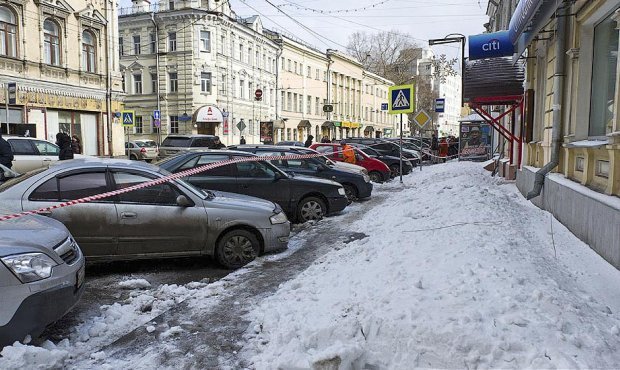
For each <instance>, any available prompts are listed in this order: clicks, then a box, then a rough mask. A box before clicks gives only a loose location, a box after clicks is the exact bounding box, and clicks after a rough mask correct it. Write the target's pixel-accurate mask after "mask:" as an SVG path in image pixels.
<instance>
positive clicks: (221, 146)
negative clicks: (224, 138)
mask: <svg viewBox="0 0 620 370" xmlns="http://www.w3.org/2000/svg"><path fill="white" fill-rule="evenodd" d="M224 148H226V145H224V144H223V143H222V142H221V141H220V137H219V136H216V137H214V138H213V144H212V145H211V147H210V148H209V149H224Z"/></svg>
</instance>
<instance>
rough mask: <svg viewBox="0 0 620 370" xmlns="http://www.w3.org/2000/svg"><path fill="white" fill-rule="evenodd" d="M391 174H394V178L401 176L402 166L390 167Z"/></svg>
mask: <svg viewBox="0 0 620 370" xmlns="http://www.w3.org/2000/svg"><path fill="white" fill-rule="evenodd" d="M390 173H391V174H392V177H396V176H398V175H400V165H398V164H393V165H391V166H390Z"/></svg>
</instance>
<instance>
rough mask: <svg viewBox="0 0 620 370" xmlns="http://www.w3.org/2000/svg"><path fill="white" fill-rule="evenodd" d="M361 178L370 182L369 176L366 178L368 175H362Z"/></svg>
mask: <svg viewBox="0 0 620 370" xmlns="http://www.w3.org/2000/svg"><path fill="white" fill-rule="evenodd" d="M362 176H363V177H364V181H366V182H370V176H368V174H366V173H364V174H362Z"/></svg>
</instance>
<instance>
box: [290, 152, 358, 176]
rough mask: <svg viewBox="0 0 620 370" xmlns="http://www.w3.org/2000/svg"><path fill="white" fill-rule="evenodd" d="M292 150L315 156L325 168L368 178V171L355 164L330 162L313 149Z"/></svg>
mask: <svg viewBox="0 0 620 370" xmlns="http://www.w3.org/2000/svg"><path fill="white" fill-rule="evenodd" d="M292 148H294V149H295V150H296V151H297V152H299V153H300V154H316V155H317V157H315V158H316V159H318V160H319V161H321V163H323V164H324V165H327V166H331V167H334V168H335V169H337V170H344V171H353V172H356V173H359V174H360V175H362V176H368V170H367V169H365V168H364V167H362V166H359V165H357V164H353V163H347V162H338V161H332V160H331V159H329V158H327V157H326V156H325V155H320V156H319V154H321V153H319V152H317V151H316V150H314V149H310V148H306V147H303V148H302V147H298V146H296V147H292Z"/></svg>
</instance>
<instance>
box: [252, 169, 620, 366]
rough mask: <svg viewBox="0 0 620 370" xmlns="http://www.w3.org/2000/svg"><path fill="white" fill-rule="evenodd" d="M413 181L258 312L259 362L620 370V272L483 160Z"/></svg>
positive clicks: (255, 352) (255, 340) (255, 362)
mask: <svg viewBox="0 0 620 370" xmlns="http://www.w3.org/2000/svg"><path fill="white" fill-rule="evenodd" d="M405 179H406V180H405V189H403V190H399V189H398V188H399V187H400V186H401V185H400V184H398V183H394V182H393V183H391V184H388V185H385V186H384V187H382V188H381V190H380V191H383V190H389V189H393V191H394V193H393V195H392V196H391V197H390V198H389V199H388V200H387V201H386V202H385V203H384V204H383V206H382V207H379V208H375V209H372V210H369V211H368V212H367V213H366V214H365V215H364V216H363V217H361V218H360V219H359V220H358V221H357V222H354V223H353V224H351V225H350V229H351V231H358V232H360V233H365V234H367V235H368V237H367V238H364V239H361V240H357V241H354V242H351V243H349V244H347V245H341V246H337V247H336V248H335V250H334V251H333V252H331V253H329V254H327V255H325V256H324V257H322V258H321V259H320V260H318V261H317V262H316V263H315V264H314V265H313V266H311V267H310V268H309V269H307V270H306V271H305V272H303V273H302V274H301V275H299V276H298V277H297V278H296V279H294V280H292V281H289V282H287V283H285V284H282V286H281V287H280V289H279V291H278V292H277V293H276V294H274V295H273V296H271V297H269V298H267V299H265V300H264V301H263V302H262V304H260V305H259V306H258V307H256V309H255V310H254V311H253V312H252V313H250V315H249V319H250V320H251V321H252V323H251V324H250V326H249V330H248V334H247V340H248V344H247V345H246V347H245V350H244V353H243V354H244V355H245V356H246V357H247V358H248V360H249V361H250V363H251V367H252V368H256V369H275V368H282V369H308V368H333V369H336V368H339V369H409V368H413V367H430V368H465V367H467V368H471V367H483V368H618V365H619V364H620V353H619V352H618V351H617V348H619V346H620V336H619V333H620V330H619V326H620V316H619V315H618V313H619V310H620V292H618V290H617V289H613V288H612V289H610V288H611V287H617V286H620V273H619V272H618V271H617V270H616V269H615V268H613V267H611V266H610V265H609V264H608V263H607V262H605V261H604V260H603V259H602V258H600V257H599V256H598V255H596V253H594V252H593V251H592V250H591V249H590V248H589V247H588V246H587V245H585V244H583V243H582V242H581V241H579V240H578V239H577V238H575V237H574V236H573V235H572V234H571V233H570V232H568V230H567V229H566V228H564V227H563V226H562V225H561V224H559V223H558V222H557V221H556V220H555V219H553V218H552V217H551V216H550V214H549V213H546V212H544V211H542V210H540V209H538V208H536V207H534V206H533V205H532V204H530V203H529V202H527V201H525V200H524V199H523V197H522V196H521V195H520V194H518V192H517V190H516V187H515V186H514V184H512V183H505V182H504V181H503V180H500V179H495V178H491V177H490V176H489V174H488V172H486V171H484V170H482V169H481V168H480V164H476V163H463V162H460V163H459V162H453V163H448V164H445V165H438V166H433V167H427V168H425V169H424V170H423V171H422V172H415V173H414V174H413V175H412V176H407V177H406V178H405ZM378 190H379V189H378ZM552 223H553V225H552ZM551 230H553V232H552V231H551Z"/></svg>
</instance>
